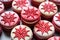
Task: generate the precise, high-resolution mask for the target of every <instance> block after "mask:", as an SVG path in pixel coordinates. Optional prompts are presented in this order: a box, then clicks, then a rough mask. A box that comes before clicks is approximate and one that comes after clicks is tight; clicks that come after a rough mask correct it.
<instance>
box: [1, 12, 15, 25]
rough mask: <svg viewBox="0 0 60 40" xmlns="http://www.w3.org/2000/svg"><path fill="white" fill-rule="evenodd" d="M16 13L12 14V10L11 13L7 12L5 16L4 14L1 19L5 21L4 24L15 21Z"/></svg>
mask: <svg viewBox="0 0 60 40" xmlns="http://www.w3.org/2000/svg"><path fill="white" fill-rule="evenodd" d="M14 15H15V14H11V13H10V12H9V14H7V13H5V16H2V17H3V19H2V20H1V21H4V24H5V23H9V25H10V23H11V22H15V21H14V19H15V18H16V17H14Z"/></svg>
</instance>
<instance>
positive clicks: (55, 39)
mask: <svg viewBox="0 0 60 40" xmlns="http://www.w3.org/2000/svg"><path fill="white" fill-rule="evenodd" d="M48 40H60V36H53V37H51V38H49V39H48Z"/></svg>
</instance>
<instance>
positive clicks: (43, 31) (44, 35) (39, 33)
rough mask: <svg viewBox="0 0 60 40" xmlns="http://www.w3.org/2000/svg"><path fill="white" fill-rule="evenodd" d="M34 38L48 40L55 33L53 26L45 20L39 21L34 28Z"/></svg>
mask: <svg viewBox="0 0 60 40" xmlns="http://www.w3.org/2000/svg"><path fill="white" fill-rule="evenodd" d="M33 32H34V36H35V37H36V39H37V38H38V39H39V40H40V39H43V40H45V39H48V38H49V37H51V36H53V34H54V32H55V28H54V25H53V24H52V23H51V22H49V21H46V20H40V21H39V22H38V23H37V24H36V25H35V26H34V30H33Z"/></svg>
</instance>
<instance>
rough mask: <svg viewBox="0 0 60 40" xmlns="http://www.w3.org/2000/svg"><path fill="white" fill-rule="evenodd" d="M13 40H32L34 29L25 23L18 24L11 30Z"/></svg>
mask: <svg viewBox="0 0 60 40" xmlns="http://www.w3.org/2000/svg"><path fill="white" fill-rule="evenodd" d="M11 38H12V40H32V38H33V33H32V30H31V29H30V28H29V27H28V26H25V25H18V26H16V27H14V28H13V29H12V31H11Z"/></svg>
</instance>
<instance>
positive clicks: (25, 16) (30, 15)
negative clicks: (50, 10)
mask: <svg viewBox="0 0 60 40" xmlns="http://www.w3.org/2000/svg"><path fill="white" fill-rule="evenodd" d="M40 15H41V14H40V11H39V10H38V9H37V8H36V7H33V6H29V7H25V9H24V10H22V12H21V19H22V21H23V22H25V23H26V24H34V23H36V22H38V21H39V20H40Z"/></svg>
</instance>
